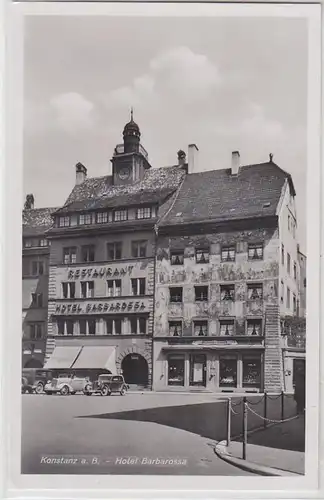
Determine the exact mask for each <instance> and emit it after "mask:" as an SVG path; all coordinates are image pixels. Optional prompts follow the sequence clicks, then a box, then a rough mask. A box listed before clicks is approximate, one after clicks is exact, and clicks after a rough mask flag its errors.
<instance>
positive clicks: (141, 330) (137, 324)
mask: <svg viewBox="0 0 324 500" xmlns="http://www.w3.org/2000/svg"><path fill="white" fill-rule="evenodd" d="M129 322H130V330H131V334H132V335H145V334H146V318H136V317H135V318H131V319H130V321H129Z"/></svg>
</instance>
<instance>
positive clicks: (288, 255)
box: [287, 253, 290, 274]
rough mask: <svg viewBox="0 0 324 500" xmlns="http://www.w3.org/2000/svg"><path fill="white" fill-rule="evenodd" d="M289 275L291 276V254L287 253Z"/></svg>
mask: <svg viewBox="0 0 324 500" xmlns="http://www.w3.org/2000/svg"><path fill="white" fill-rule="evenodd" d="M287 273H288V274H290V254H289V253H287Z"/></svg>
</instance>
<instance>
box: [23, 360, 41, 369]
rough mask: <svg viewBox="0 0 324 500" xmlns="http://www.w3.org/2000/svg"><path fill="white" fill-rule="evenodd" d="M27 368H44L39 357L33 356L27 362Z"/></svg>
mask: <svg viewBox="0 0 324 500" xmlns="http://www.w3.org/2000/svg"><path fill="white" fill-rule="evenodd" d="M25 368H43V365H42V363H41V362H40V361H38V359H34V358H31V359H29V360H28V361H27V362H26V363H25Z"/></svg>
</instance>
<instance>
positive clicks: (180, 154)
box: [178, 149, 186, 166]
mask: <svg viewBox="0 0 324 500" xmlns="http://www.w3.org/2000/svg"><path fill="white" fill-rule="evenodd" d="M185 163H186V153H185V152H184V151H182V149H180V150H179V151H178V165H179V166H183V165H184V164H185Z"/></svg>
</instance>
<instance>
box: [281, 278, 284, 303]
mask: <svg viewBox="0 0 324 500" xmlns="http://www.w3.org/2000/svg"><path fill="white" fill-rule="evenodd" d="M284 296H285V285H284V282H283V280H281V297H280V302H281V303H282V304H283V302H284Z"/></svg>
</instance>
